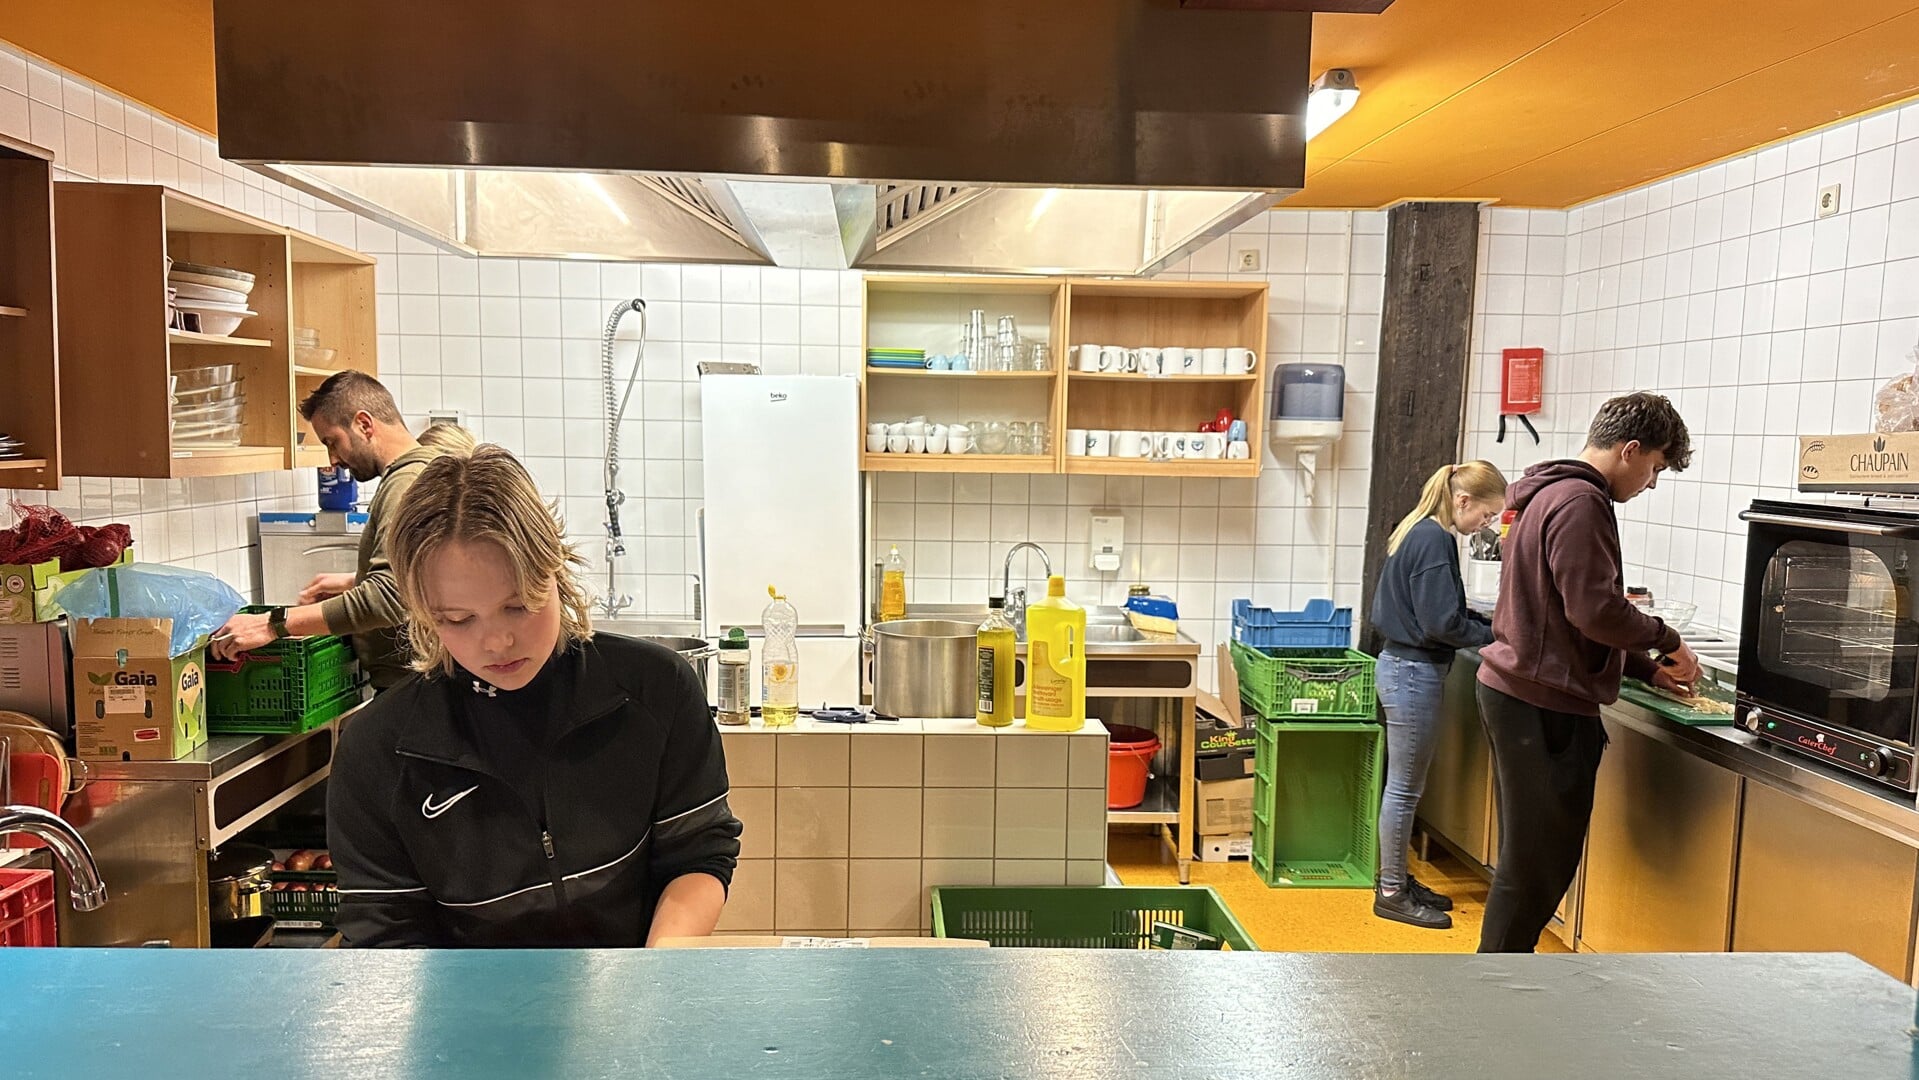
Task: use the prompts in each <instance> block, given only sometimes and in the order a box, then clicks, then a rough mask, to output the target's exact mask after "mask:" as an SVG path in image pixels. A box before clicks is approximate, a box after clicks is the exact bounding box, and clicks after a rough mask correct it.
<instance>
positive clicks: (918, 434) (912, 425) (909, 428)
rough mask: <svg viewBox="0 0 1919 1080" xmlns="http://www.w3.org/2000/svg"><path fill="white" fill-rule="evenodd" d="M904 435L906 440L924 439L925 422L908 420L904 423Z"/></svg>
mask: <svg viewBox="0 0 1919 1080" xmlns="http://www.w3.org/2000/svg"><path fill="white" fill-rule="evenodd" d="M905 433H906V436H907V437H908V438H921V439H924V438H926V421H924V420H908V421H907V422H906V428H905Z"/></svg>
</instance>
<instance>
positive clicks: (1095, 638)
mask: <svg viewBox="0 0 1919 1080" xmlns="http://www.w3.org/2000/svg"><path fill="white" fill-rule="evenodd" d="M1145 640H1146V635H1144V634H1142V633H1140V632H1139V630H1138V629H1136V628H1135V627H1134V626H1133V624H1132V623H1125V622H1121V623H1111V622H1094V621H1092V620H1091V619H1088V620H1086V644H1088V645H1114V644H1118V643H1120V642H1125V641H1145Z"/></svg>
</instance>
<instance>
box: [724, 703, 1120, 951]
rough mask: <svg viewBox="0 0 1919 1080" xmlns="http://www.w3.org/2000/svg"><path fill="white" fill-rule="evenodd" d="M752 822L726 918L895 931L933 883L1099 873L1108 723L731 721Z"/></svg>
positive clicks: (771, 925)
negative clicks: (775, 724)
mask: <svg viewBox="0 0 1919 1080" xmlns="http://www.w3.org/2000/svg"><path fill="white" fill-rule="evenodd" d="M722 738H723V741H724V743H725V746H726V765H727V772H728V773H729V774H730V776H731V780H732V794H731V796H730V797H729V801H730V802H731V804H732V807H733V812H734V813H735V814H737V815H738V816H739V819H740V821H741V822H742V823H743V824H744V825H745V829H746V831H745V833H744V835H743V836H742V837H741V840H740V845H741V846H740V865H739V869H738V871H737V872H736V873H735V874H734V877H733V888H732V892H731V894H730V895H729V897H728V900H727V904H726V914H725V916H724V917H723V918H722V919H721V920H720V925H719V929H720V931H721V932H722V933H726V932H733V933H762V934H763V933H782V934H784V933H796V934H797V933H805V934H835V935H845V934H851V935H853V936H862V937H864V936H888V935H890V936H899V935H901V934H916V933H920V934H923V933H926V932H927V931H929V930H930V929H931V928H932V906H931V899H930V895H929V893H928V890H929V889H931V888H933V887H934V886H936V885H1099V884H1101V883H1102V882H1104V880H1105V874H1106V729H1105V728H1103V727H1101V726H1100V725H1099V723H1098V722H1097V721H1088V722H1087V725H1086V728H1085V729H1084V730H1082V731H1078V732H1074V733H1072V734H1070V735H1060V734H1052V733H1047V732H1036V731H1028V730H1026V729H1025V728H1023V727H1013V728H1007V729H1003V730H999V731H994V730H989V729H985V728H981V727H979V726H977V725H975V724H973V723H972V722H971V721H957V720H956V721H940V720H926V721H901V722H899V723H889V724H861V725H854V726H852V727H851V728H850V729H849V727H848V726H846V725H841V724H817V723H811V722H802V723H801V724H800V725H798V726H796V727H792V728H785V729H776V730H772V731H768V730H766V729H764V728H761V727H759V726H757V725H755V726H754V727H751V728H724V729H722Z"/></svg>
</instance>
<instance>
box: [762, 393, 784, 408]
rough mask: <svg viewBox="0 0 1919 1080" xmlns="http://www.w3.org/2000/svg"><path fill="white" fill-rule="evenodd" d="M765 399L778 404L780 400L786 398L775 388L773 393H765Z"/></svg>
mask: <svg viewBox="0 0 1919 1080" xmlns="http://www.w3.org/2000/svg"><path fill="white" fill-rule="evenodd" d="M766 400H768V401H770V402H772V403H773V404H775V405H778V404H779V403H780V402H782V401H785V400H786V395H785V394H782V393H780V392H779V391H777V390H776V391H774V392H773V393H770V394H768V395H766Z"/></svg>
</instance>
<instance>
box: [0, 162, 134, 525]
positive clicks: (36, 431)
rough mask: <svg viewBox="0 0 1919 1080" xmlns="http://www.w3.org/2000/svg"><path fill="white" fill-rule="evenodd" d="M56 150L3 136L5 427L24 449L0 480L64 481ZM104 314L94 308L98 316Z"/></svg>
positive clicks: (3, 464) (43, 486)
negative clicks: (55, 247)
mask: <svg viewBox="0 0 1919 1080" xmlns="http://www.w3.org/2000/svg"><path fill="white" fill-rule="evenodd" d="M52 159H53V154H52V153H51V152H50V151H47V150H42V149H40V148H39V147H37V146H30V145H28V144H26V143H23V142H15V141H13V140H11V139H7V138H5V137H0V297H4V298H5V299H6V300H7V301H8V302H7V303H6V304H5V305H4V306H0V431H3V432H6V433H7V434H9V435H12V436H14V437H16V438H18V439H19V440H20V441H21V442H22V443H24V444H25V445H24V447H22V450H23V452H24V453H27V454H31V455H33V456H32V457H27V458H18V459H15V460H12V461H0V470H5V473H4V478H0V488H31V489H34V490H38V491H51V490H53V489H55V488H58V487H59V486H60V476H61V472H62V470H63V467H64V465H65V463H64V462H63V461H62V459H61V455H60V360H59V316H58V313H57V310H56V305H55V301H54V283H53V265H54V264H53V167H52V166H53V161H52ZM101 314H109V313H99V314H96V318H98V317H100V315H101Z"/></svg>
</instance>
